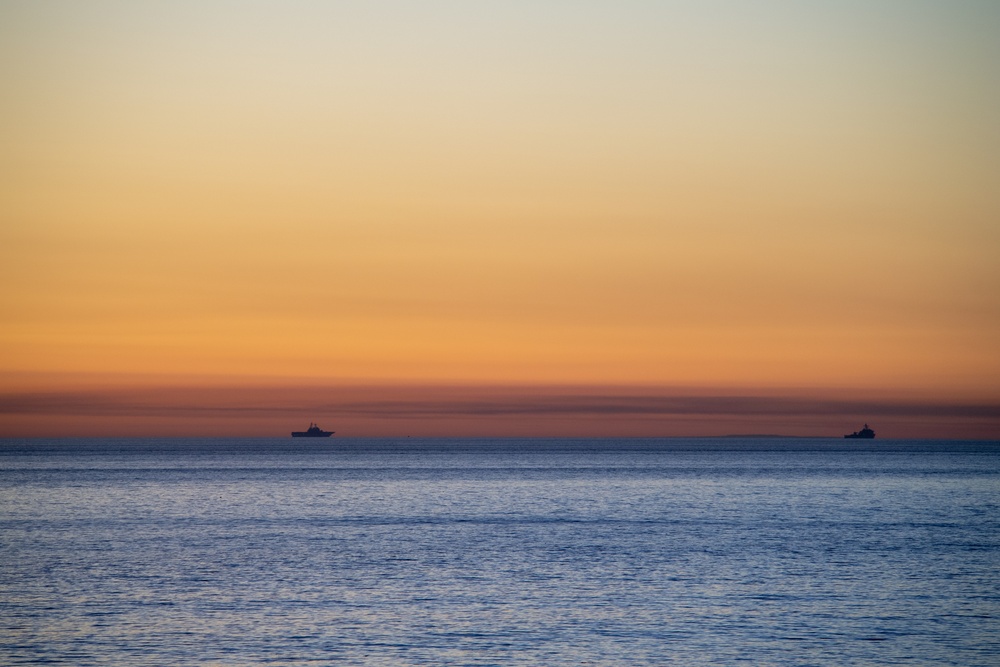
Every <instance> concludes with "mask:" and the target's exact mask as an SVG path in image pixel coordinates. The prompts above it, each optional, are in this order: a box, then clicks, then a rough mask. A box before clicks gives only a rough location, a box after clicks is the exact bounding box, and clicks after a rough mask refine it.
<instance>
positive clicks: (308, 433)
mask: <svg viewBox="0 0 1000 667" xmlns="http://www.w3.org/2000/svg"><path fill="white" fill-rule="evenodd" d="M333 433H334V432H333V431H324V430H323V429H321V428H320V427H319V426H317V425H316V424H313V423H312V422H310V423H309V428H308V429H306V430H305V431H292V437H293V438H329V437H330V436H331V435H333Z"/></svg>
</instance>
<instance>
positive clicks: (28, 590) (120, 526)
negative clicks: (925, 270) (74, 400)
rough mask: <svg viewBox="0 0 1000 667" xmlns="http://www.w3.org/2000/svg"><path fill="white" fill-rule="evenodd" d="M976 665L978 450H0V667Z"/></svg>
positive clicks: (426, 444) (987, 641) (980, 534)
mask: <svg viewBox="0 0 1000 667" xmlns="http://www.w3.org/2000/svg"><path fill="white" fill-rule="evenodd" d="M40 663H45V664H67V665H77V666H81V667H82V666H86V665H393V666H397V665H403V666H405V665H549V666H558V665H654V664H655V665H664V664H676V665H733V664H739V663H743V664H748V665H962V666H970V665H992V666H995V665H998V664H1000V443H998V442H930V441H882V440H876V441H873V442H855V441H843V440H783V439H769V440H767V439H758V440H752V439H747V440H712V439H698V440H623V441H618V440H415V439H406V440H347V439H340V438H334V439H330V440H310V441H302V440H295V441H293V440H291V439H283V440H238V439H232V440H58V441H55V440H51V441H46V440H7V441H0V664H6V665H16V664H40Z"/></svg>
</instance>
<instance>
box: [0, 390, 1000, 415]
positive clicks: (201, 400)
mask: <svg viewBox="0 0 1000 667" xmlns="http://www.w3.org/2000/svg"><path fill="white" fill-rule="evenodd" d="M533 391H537V390H533V389H526V390H525V391H524V392H523V393H518V392H516V391H511V390H510V389H504V390H502V391H498V392H496V394H495V395H491V392H490V391H489V390H485V389H476V390H474V391H470V392H468V394H469V395H468V396H467V397H466V396H463V393H465V392H464V391H463V390H461V389H445V390H441V389H440V388H433V389H424V390H421V389H419V388H412V387H410V388H406V389H403V390H400V389H392V390H387V391H386V394H387V395H386V397H385V398H384V399H380V398H379V397H378V393H379V392H378V391H377V390H368V391H367V394H368V395H367V396H365V398H364V400H351V398H349V395H350V394H351V392H350V391H348V390H345V389H343V388H336V389H328V390H322V389H308V390H305V389H299V390H292V391H287V390H279V389H274V390H261V389H253V390H246V389H243V388H235V389H229V390H227V389H219V388H214V389H210V390H206V389H203V388H198V389H178V388H172V389H156V390H135V391H108V390H103V391H101V390H97V391H75V392H32V393H0V414H9V415H15V414H17V415H46V414H53V415H54V414H59V415H87V416H102V417H115V416H132V417H135V416H160V417H176V418H182V417H184V416H191V417H211V416H219V417H222V416H226V417H237V416H253V415H267V414H273V415H283V414H288V413H290V412H292V411H296V412H297V411H302V410H308V411H315V412H317V413H335V414H338V415H342V416H357V417H366V418H379V419H422V418H434V419H441V418H448V417H454V418H490V417H507V416H510V417H518V416H521V417H565V416H588V415H590V416H595V417H615V416H621V417H629V416H633V417H657V416H663V417H668V416H676V415H710V416H722V415H730V416H768V415H770V416H810V415H814V416H835V415H850V414H867V415H880V416H894V417H936V418H971V419H985V420H995V419H1000V405H996V404H989V403H947V402H916V401H914V402H911V401H902V400H844V399H822V398H812V397H808V398H804V397H794V396H751V395H726V396H659V395H655V394H640V393H628V394H611V393H609V394H606V395H598V394H593V393H587V394H576V393H572V392H563V393H559V392H556V391H552V390H549V391H545V392H537V393H532V392H533ZM400 394H403V396H402V397H401V396H400Z"/></svg>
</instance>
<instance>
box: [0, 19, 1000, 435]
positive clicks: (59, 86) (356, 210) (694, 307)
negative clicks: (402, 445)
mask: <svg viewBox="0 0 1000 667" xmlns="http://www.w3.org/2000/svg"><path fill="white" fill-rule="evenodd" d="M650 4H651V3H639V2H634V3H629V2H624V3H613V4H612V3H596V2H595V3H589V2H580V3H572V4H566V3H544V2H543V3H527V2H525V3H521V2H504V3H449V2H444V3H429V4H427V3H378V5H377V6H371V5H372V3H338V4H329V5H327V4H324V3H306V2H302V3H298V2H291V3H248V4H232V3H226V2H212V1H209V2H198V3H194V2H192V3H185V2H179V3H167V4H162V5H148V4H147V3H127V2H94V3H71V2H42V3H18V2H12V3H4V4H3V5H2V6H0V81H2V82H3V86H0V109H2V111H0V113H2V117H3V119H4V122H3V123H0V146H2V149H0V435H5V434H6V435H19V434H23V433H29V432H36V431H35V430H34V429H33V427H32V426H31V425H32V424H36V423H38V422H39V421H43V420H48V421H47V423H49V424H52V425H53V426H52V427H51V428H50V431H51V433H52V434H62V435H73V434H84V433H86V434H101V433H131V432H133V431H135V432H139V433H141V432H144V426H150V425H154V424H155V426H154V427H153V429H152V430H155V431H157V432H162V433H169V434H197V433H218V432H220V431H223V432H224V431H225V430H226V429H229V428H233V427H234V425H239V424H246V423H248V422H247V421H245V419H244V417H246V415H243V416H242V417H240V418H239V419H236V418H235V417H234V418H226V417H225V416H224V415H225V414H231V413H225V411H223V410H222V408H223V407H224V406H225V405H229V404H230V403H231V402H233V401H235V402H236V403H237V404H238V405H239V406H242V407H240V408H239V409H241V410H246V409H251V408H252V407H253V406H257V407H261V406H263V405H272V407H274V409H275V410H277V409H278V408H279V407H281V406H290V404H288V403H287V402H286V401H283V399H282V398H281V396H282V395H284V394H285V393H286V392H288V391H292V392H293V394H294V395H295V396H297V397H299V399H300V400H302V401H304V402H305V403H307V404H308V405H310V406H312V407H313V408H314V409H315V410H316V411H322V410H324V409H325V410H327V412H326V413H325V414H310V415H307V414H304V413H303V414H300V413H299V411H295V410H293V409H292V407H288V409H289V410H291V412H281V413H280V415H279V416H276V417H275V418H274V419H273V420H271V421H268V422H266V424H265V423H264V422H260V423H257V422H254V426H252V427H250V426H246V427H244V432H241V433H240V434H241V435H248V434H252V433H254V432H259V431H264V433H263V434H265V435H273V434H282V433H284V432H285V431H287V430H290V429H291V428H293V427H294V428H298V427H300V426H303V425H302V424H299V423H298V422H299V421H303V420H304V421H305V422H308V421H309V420H310V419H317V420H321V419H322V418H324V417H327V418H328V419H330V420H344V421H345V422H346V423H347V424H350V425H352V426H351V428H352V429H354V430H355V431H356V432H357V434H358V435H364V434H368V433H393V434H396V433H397V432H398V431H400V430H413V429H416V430H418V431H419V430H420V429H421V428H422V429H423V430H424V431H426V432H428V433H436V434H440V433H444V432H445V431H447V432H448V433H450V434H461V433H475V434H488V433H492V432H495V433H513V432H517V433H522V430H523V429H524V428H528V426H527V425H532V426H531V427H530V428H532V429H535V431H537V432H539V433H543V432H544V433H545V434H559V433H565V434H573V435H576V434H578V433H576V431H578V430H581V428H580V424H581V422H580V414H582V413H580V412H573V411H571V412H570V414H572V415H575V417H574V418H572V419H571V418H569V417H566V413H561V412H559V410H555V409H553V410H552V411H551V412H549V413H545V414H546V415H548V416H547V417H545V418H544V419H543V418H541V417H538V416H537V415H536V416H535V417H532V418H531V419H528V418H527V417H526V416H525V415H524V414H522V413H518V412H517V411H516V410H514V411H513V412H512V411H511V410H506V409H505V410H500V411H495V410H494V411H492V412H491V411H486V412H482V411H471V412H470V411H468V410H464V409H463V410H464V411H462V410H460V411H459V412H460V413H461V414H460V415H459V414H457V413H456V414H451V413H448V414H451V417H450V419H451V421H450V422H449V421H447V420H445V419H444V418H441V419H438V421H435V422H434V425H431V424H430V422H429V421H428V420H427V418H426V415H424V416H423V417H421V419H419V420H417V421H415V422H412V423H411V422H407V423H406V428H402V427H401V428H400V429H397V428H396V427H391V428H390V427H388V426H387V425H386V423H387V422H385V420H386V419H392V418H393V417H392V406H393V405H396V404H395V403H393V401H392V400H391V397H392V396H395V395H397V394H396V392H404V393H406V392H409V393H407V394H406V395H413V396H417V395H420V396H422V397H423V398H422V399H421V400H422V401H424V403H426V404H430V403H434V402H435V401H437V402H439V403H441V404H442V405H449V406H453V405H454V400H455V399H454V396H453V395H452V394H450V393H449V392H452V391H458V392H460V393H461V392H465V393H469V394H470V395H479V394H476V392H480V393H481V392H487V393H489V395H490V396H492V397H493V398H491V399H490V400H491V401H499V403H501V404H503V405H508V403H509V401H510V400H512V399H510V398H509V394H510V393H511V392H514V394H516V395H519V396H521V397H522V398H523V397H530V396H535V395H536V394H533V393H532V392H539V391H542V392H543V393H546V395H548V394H549V393H551V392H555V393H556V394H558V395H560V396H563V397H567V396H568V397H570V398H572V397H575V396H578V395H579V394H580V393H581V392H582V393H583V394H587V395H591V394H593V393H594V392H596V393H597V394H600V395H601V396H605V397H616V396H617V397H621V396H626V397H628V396H631V397H633V398H636V397H645V398H641V399H640V398H636V400H637V401H638V402H637V403H636V405H637V406H641V405H645V403H643V401H645V400H648V399H649V397H651V396H652V397H662V396H663V395H670V396H678V395H681V394H684V395H688V396H693V397H699V396H704V395H709V394H710V395H714V396H719V395H723V396H742V397H755V396H770V397H772V398H773V397H776V396H780V397H786V398H787V397H795V396H809V397H811V398H810V400H813V399H816V400H819V399H823V400H827V401H829V402H830V405H837V406H840V408H839V409H842V412H840V413H838V414H837V416H836V417H834V418H820V417H818V416H817V415H816V414H814V413H811V412H808V411H805V412H801V411H800V413H797V414H800V417H801V414H809V415H812V416H811V417H808V418H807V417H801V418H797V419H799V421H796V422H793V423H790V422H789V415H788V414H787V412H782V411H781V410H777V411H773V412H768V411H766V410H764V411H762V412H761V414H758V415H757V416H752V415H751V414H750V413H751V412H752V411H750V410H749V408H746V405H744V406H743V407H741V408H739V409H737V410H736V412H735V413H733V414H729V415H728V416H725V417H722V416H719V415H720V413H718V412H713V411H717V410H719V409H720V408H719V406H718V405H714V406H712V407H710V408H705V407H704V404H699V405H701V407H700V408H698V409H699V410H703V411H702V412H699V413H698V414H699V415H700V416H699V417H698V418H697V420H695V421H691V419H694V418H690V416H689V417H686V418H682V417H680V416H678V413H677V412H676V411H674V410H673V408H670V409H666V408H663V410H664V411H661V412H656V410H660V408H656V410H654V411H653V412H655V413H656V414H657V415H659V416H657V417H656V423H655V424H654V425H652V426H649V425H648V424H647V423H646V422H648V418H643V419H644V420H645V421H643V420H640V419H639V418H638V417H636V414H637V413H622V414H618V415H617V416H615V415H609V414H608V413H601V412H600V410H603V409H604V408H594V409H595V410H596V412H595V413H594V414H593V415H590V417H588V418H590V419H592V420H598V421H599V422H600V423H601V425H602V426H601V428H605V427H606V428H607V431H608V433H609V434H613V433H614V432H616V430H615V429H618V430H617V432H621V433H627V434H651V435H652V434H662V435H686V434H695V433H698V434H705V433H710V432H713V428H714V427H715V426H718V429H716V432H725V433H731V432H766V433H781V432H789V431H794V432H796V433H810V434H820V433H826V432H827V431H828V430H833V432H834V434H836V433H839V432H840V431H843V430H845V429H846V430H852V429H854V428H857V427H858V426H860V424H855V423H854V422H855V421H857V420H858V419H862V420H863V419H868V420H869V421H872V420H874V419H875V417H870V418H867V417H865V416H864V415H863V414H861V413H863V412H864V410H863V407H864V406H860V407H861V408H862V409H861V410H860V412H858V411H855V410H854V408H855V407H858V406H847V404H846V403H844V401H848V400H849V399H850V398H851V397H856V398H858V399H862V400H865V401H869V405H870V412H871V413H875V414H882V418H883V420H888V423H890V424H892V425H893V426H892V427H891V430H893V431H894V432H895V433H898V434H900V435H899V437H902V436H903V435H906V436H908V437H909V436H919V435H921V434H928V435H931V436H936V437H937V436H940V435H942V434H948V433H954V432H957V431H956V429H959V426H956V424H959V425H961V426H960V429H959V430H961V432H962V433H963V434H964V436H968V437H989V438H995V437H1000V409H998V408H997V407H996V406H1000V344H998V341H1000V261H998V260H1000V222H998V221H1000V188H998V187H997V179H998V176H1000V125H998V123H997V122H996V119H997V118H1000V45H998V41H997V40H996V39H995V36H996V35H997V34H1000V7H998V6H995V5H993V4H991V3H973V2H953V3H920V2H916V3H914V2H902V1H888V0H886V1H882V2H876V3H870V2H866V3H861V2H857V3H854V2H836V3H834V2H830V3H810V4H808V6H806V5H805V4H802V5H790V4H789V3H768V2H762V3H752V4H750V3H736V2H733V3H725V2H723V3H713V4H711V6H707V5H706V3H687V4H678V3H662V4H661V5H660V6H656V7H651V6H649V5H650ZM247 386H252V387H255V388H258V389H259V390H260V391H264V392H270V393H268V394H267V396H270V398H268V399H264V398H262V397H261V395H255V398H254V401H256V402H254V401H250V402H249V403H248V402H247V401H248V400H249V399H247V398H246V397H245V396H244V395H242V394H240V393H239V391H237V388H239V387H247ZM109 387H110V388H112V389H113V392H112V393H114V392H119V391H122V390H123V388H124V390H125V391H126V392H127V391H136V392H139V393H142V392H146V393H142V396H143V401H142V402H141V403H142V406H145V407H141V406H140V407H136V406H135V405H132V406H131V407H129V408H128V409H129V410H131V411H132V412H130V413H129V415H130V416H125V415H123V414H122V410H123V409H124V408H122V407H121V402H120V401H118V399H115V401H117V402H114V405H116V406H119V407H116V408H114V409H111V408H107V409H103V412H102V411H101V410H97V411H96V412H92V413H91V414H90V416H89V417H87V419H86V420H84V419H82V417H81V415H80V414H79V412H78V411H74V409H73V408H72V407H71V405H70V404H71V403H73V400H78V399H80V396H81V395H86V396H87V397H88V398H87V401H84V403H86V404H87V405H92V406H96V405H105V406H107V405H108V403H107V400H110V399H107V396H106V395H105V394H102V392H107V391H112V389H109ZM171 387H173V388H176V387H185V388H187V389H185V391H188V392H198V391H201V390H202V389H204V388H206V387H229V388H230V389H229V390H227V391H216V390H212V391H209V393H208V394H205V395H204V396H205V400H208V401H209V402H210V403H211V402H214V403H213V405H214V407H216V408H218V410H217V411H216V412H211V411H209V412H208V413H204V414H202V413H200V414H201V416H197V415H193V414H189V413H185V412H184V411H183V410H181V409H180V407H182V404H183V401H181V402H180V403H178V399H177V396H176V394H172V393H171V391H173V390H169V391H168V389H169V388H171ZM315 387H324V388H325V389H324V392H326V393H324V394H322V395H323V396H327V397H334V398H336V401H334V400H333V398H330V399H329V400H327V399H326V398H324V399H323V400H321V401H319V402H315V401H314V402H311V403H310V400H309V396H312V395H315V392H314V391H313V390H311V389H310V388H315ZM358 387H368V388H369V389H370V388H372V387H377V388H380V389H378V391H375V393H374V394H371V396H372V398H371V400H372V401H375V402H378V401H382V405H383V408H382V409H381V410H380V411H376V412H377V413H378V415H380V417H379V419H374V418H365V419H362V418H361V417H359V416H357V414H356V412H355V413H352V412H350V409H348V408H345V409H344V410H342V411H338V410H337V409H336V404H337V403H338V402H339V404H347V403H351V401H350V396H351V394H350V392H349V391H348V388H354V389H356V388H358ZM414 387H433V388H435V389H434V390H433V391H432V390H430V389H425V390H422V391H419V392H418V391H416V390H415V389H413V388H414ZM442 387H449V388H450V389H448V390H447V391H445V390H443V389H441V388H442ZM567 387H569V388H570V390H567V389H566V388H567ZM366 391H367V390H366ZM372 391H374V390H372ZM81 392H82V394H81ZM163 392H166V393H163ZM294 392H300V393H294ZM302 392H304V393H302ZM310 392H312V393H310ZM414 392H416V393H414ZM442 392H443V393H442ZM470 392H471V393H470ZM637 392H638V393H637ZM116 395H117V394H116ZM199 395H201V394H199ZM241 396H242V397H241ZM39 397H48V398H46V399H45V400H42V399H41V398H39ZM60 397H61V398H60ZM71 397H76V398H73V399H72V400H71ZM102 397H103V398H102ZM157 397H159V398H157ZM227 397H228V398H227ZM380 397H381V398H380ZM435 397H436V398H435ZM567 400H569V399H567ZM32 401H34V402H32ZM61 401H63V402H61ZM88 401H89V402H88ZM157 401H159V403H158V402H157ZM903 404H905V405H909V406H917V407H920V406H923V407H922V408H921V409H923V410H924V412H923V413H920V414H922V415H923V417H922V418H920V419H918V418H917V414H916V413H914V412H913V411H912V410H909V409H902V408H900V407H899V406H901V405H903ZM574 405H578V406H579V404H578V403H574ZM782 405H784V404H782ZM816 405H817V406H818V405H819V403H816ZM157 406H159V408H157ZM170 406H173V407H170ZM179 406H180V407H179ZM247 406H250V407H247ZM324 406H325V407H324ZM887 406H888V407H887ZM893 406H895V407H893ZM949 406H950V407H949ZM956 406H957V407H956ZM989 406H994V408H992V412H991V409H990V408H989ZM208 407H212V405H210V406H208ZM230 407H232V405H231V406H230ZM661 407H662V406H661ZM849 407H850V409H848V408H849ZM352 409H353V408H352ZM449 409H450V408H449ZM576 409H577V408H574V410H576ZM636 409H637V410H639V411H640V412H642V409H645V408H642V409H640V408H638V407H637V408H636ZM810 409H813V408H810ZM815 409H816V410H818V409H819V408H818V407H816V408H815ZM157 410H159V412H157ZM706 410H707V411H706ZM879 410H883V412H882V413H879V412H878V411H879ZM949 410H950V412H949ZM105 412H106V413H107V414H104V413H105ZM301 412H304V411H301ZM445 412H447V411H445ZM274 414H275V415H278V414H279V413H278V412H275V413H274ZM352 414H353V415H355V416H354V417H352V416H351V415H352ZM366 414H369V415H371V414H375V413H366ZM442 414H443V413H442ZM643 414H649V413H643ZM560 415H561V416H560ZM597 415H601V416H599V417H598V416H597ZM893 415H895V416H893ZM991 415H992V416H991ZM286 419H294V420H295V423H291V424H288V426H287V428H286V426H285V425H284V420H286ZM396 419H397V420H398V419H402V418H401V417H398V416H397V417H396ZM685 419H688V420H687V421H685ZM352 420H353V421H352ZM512 420H513V421H516V422H517V423H518V425H517V426H516V427H515V426H512V425H511V421H512ZM727 420H728V421H727ZM810 420H811V421H810ZM393 423H396V424H397V425H398V424H399V422H398V421H397V422H393ZM883 423H886V422H885V421H884V422H883ZM55 424H60V426H59V427H58V428H57V427H56V426H55ZM448 424H450V426H449V425H448ZM643 424H646V425H645V426H643ZM74 425H75V426H74ZM330 426H331V427H335V426H336V425H335V424H331V425H330ZM74 428H76V429H77V431H74ZM588 428H589V427H588ZM338 430H341V429H338ZM582 430H586V429H582ZM640 432H641V433H640ZM602 433H603V431H602ZM523 434H530V433H523Z"/></svg>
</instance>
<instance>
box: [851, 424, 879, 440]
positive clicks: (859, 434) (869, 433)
mask: <svg viewBox="0 0 1000 667" xmlns="http://www.w3.org/2000/svg"><path fill="white" fill-rule="evenodd" d="M844 437H845V438H848V439H851V440H873V439H874V438H875V431H873V430H871V429H870V428H868V424H865V427H864V428H863V429H861V430H860V431H855V432H854V433H848V434H847V435H845V436H844Z"/></svg>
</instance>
